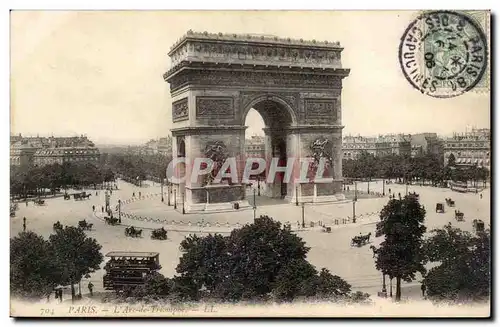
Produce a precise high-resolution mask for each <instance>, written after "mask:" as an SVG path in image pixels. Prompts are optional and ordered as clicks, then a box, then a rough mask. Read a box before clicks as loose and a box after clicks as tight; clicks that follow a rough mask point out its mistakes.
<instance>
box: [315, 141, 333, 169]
mask: <svg viewBox="0 0 500 327" xmlns="http://www.w3.org/2000/svg"><path fill="white" fill-rule="evenodd" d="M328 143H329V141H328V140H327V139H325V138H318V139H316V140H314V142H313V143H312V144H311V150H312V158H313V159H314V162H313V167H314V168H317V167H318V165H319V161H320V159H321V158H325V159H326V162H325V164H326V166H325V168H330V167H332V164H333V159H332V155H331V151H330V150H329V149H328V147H327V145H328Z"/></svg>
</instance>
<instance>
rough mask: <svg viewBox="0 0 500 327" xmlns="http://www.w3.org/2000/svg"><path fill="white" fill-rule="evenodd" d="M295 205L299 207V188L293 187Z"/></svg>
mask: <svg viewBox="0 0 500 327" xmlns="http://www.w3.org/2000/svg"><path fill="white" fill-rule="evenodd" d="M295 205H296V206H297V207H298V206H299V187H298V186H296V187H295Z"/></svg>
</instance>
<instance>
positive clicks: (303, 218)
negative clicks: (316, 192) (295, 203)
mask: <svg viewBox="0 0 500 327" xmlns="http://www.w3.org/2000/svg"><path fill="white" fill-rule="evenodd" d="M305 208H306V204H305V203H304V202H302V228H306V221H305V215H304V213H305V212H304V211H305Z"/></svg>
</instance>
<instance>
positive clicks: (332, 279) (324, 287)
mask: <svg viewBox="0 0 500 327" xmlns="http://www.w3.org/2000/svg"><path fill="white" fill-rule="evenodd" d="M350 292H351V285H350V284H349V283H347V282H346V281H345V280H343V279H342V278H340V277H339V276H336V275H335V276H334V275H332V274H331V273H330V271H329V270H328V269H326V268H323V269H321V272H320V273H319V279H318V295H319V296H321V297H323V298H327V297H342V296H347V295H349V293H350Z"/></svg>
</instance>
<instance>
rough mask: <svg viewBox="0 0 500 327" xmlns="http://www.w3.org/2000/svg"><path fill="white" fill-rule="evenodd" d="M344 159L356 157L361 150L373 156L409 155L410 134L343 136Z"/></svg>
mask: <svg viewBox="0 0 500 327" xmlns="http://www.w3.org/2000/svg"><path fill="white" fill-rule="evenodd" d="M342 150H343V158H344V159H357V158H359V156H360V155H361V153H363V152H367V153H369V154H372V155H374V156H379V157H382V156H387V155H391V154H394V155H410V154H411V136H410V135H408V134H388V135H379V136H377V137H365V136H359V135H358V136H345V137H344V138H343V140H342Z"/></svg>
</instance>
